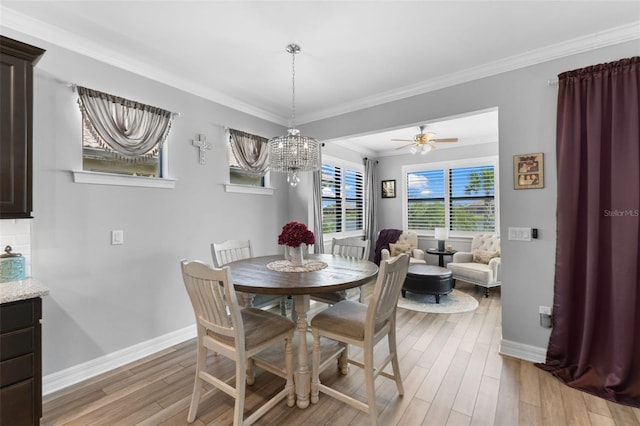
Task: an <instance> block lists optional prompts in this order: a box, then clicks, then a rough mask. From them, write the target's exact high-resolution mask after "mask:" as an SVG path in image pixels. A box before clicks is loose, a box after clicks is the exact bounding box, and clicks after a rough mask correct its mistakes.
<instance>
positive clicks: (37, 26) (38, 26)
mask: <svg viewBox="0 0 640 426" xmlns="http://www.w3.org/2000/svg"><path fill="white" fill-rule="evenodd" d="M0 16H2V20H1V21H0V25H1V26H2V27H3V28H10V29H12V30H14V31H17V32H20V33H23V34H26V35H29V36H32V37H35V38H39V39H42V40H46V41H47V42H49V43H52V44H55V45H57V46H60V47H62V48H65V49H68V50H71V51H73V52H76V53H79V54H81V55H83V56H87V57H89V58H92V59H95V60H97V61H100V62H104V63H107V64H109V65H112V66H114V67H117V68H120V69H123V70H126V71H129V72H132V73H134V74H138V75H142V76H144V77H146V78H149V79H151V80H155V81H157V82H159V83H163V84H166V85H168V86H171V87H175V88H177V89H180V90H183V91H185V92H188V93H191V94H193V95H196V96H199V97H201V98H204V99H208V100H210V101H213V102H215V103H218V104H220V105H224V106H226V107H229V108H232V109H235V110H237V111H240V112H244V113H246V114H249V115H252V116H254V117H257V118H261V119H264V120H267V121H270V122H273V123H276V124H280V125H283V126H287V125H288V119H287V117H283V116H280V115H277V114H273V113H271V112H269V111H265V110H263V109H260V108H256V107H255V106H253V105H249V104H247V103H244V102H240V101H238V100H237V99H233V98H231V97H229V96H227V95H224V94H222V93H220V92H217V91H215V90H212V89H211V88H209V87H205V86H201V85H199V84H195V83H193V82H192V81H189V80H186V79H184V78H181V77H179V76H176V75H175V74H172V73H168V72H164V71H162V70H161V69H159V68H158V67H151V66H149V65H147V64H145V63H144V62H141V61H138V60H136V59H135V58H132V57H129V56H126V55H123V54H121V53H119V52H117V51H114V50H112V49H105V47H104V46H102V45H100V44H97V43H93V42H91V41H89V40H87V39H84V38H82V37H77V36H76V35H74V34H73V33H71V32H69V31H67V30H65V29H62V28H59V27H56V26H54V25H51V24H48V23H46V22H43V21H39V20H37V19H33V18H31V17H29V16H27V15H25V14H22V13H19V12H16V11H15V10H12V9H10V8H7V7H6V6H3V5H0ZM73 83H79V82H73Z"/></svg>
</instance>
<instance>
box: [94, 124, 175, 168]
mask: <svg viewBox="0 0 640 426" xmlns="http://www.w3.org/2000/svg"><path fill="white" fill-rule="evenodd" d="M162 151H163V150H162V149H160V151H159V152H158V153H156V154H154V155H152V156H150V157H146V158H144V159H142V160H138V161H127V160H123V159H122V158H120V157H119V156H117V155H116V154H115V153H114V152H113V151H111V150H108V149H106V148H103V147H102V146H100V144H99V143H98V142H97V141H96V139H95V138H94V137H93V135H92V134H91V132H90V131H89V129H87V126H86V123H85V122H84V120H83V122H82V170H84V171H87V172H103V173H115V174H122V175H129V176H145V177H152V178H162V177H163V176H162V161H163V153H162Z"/></svg>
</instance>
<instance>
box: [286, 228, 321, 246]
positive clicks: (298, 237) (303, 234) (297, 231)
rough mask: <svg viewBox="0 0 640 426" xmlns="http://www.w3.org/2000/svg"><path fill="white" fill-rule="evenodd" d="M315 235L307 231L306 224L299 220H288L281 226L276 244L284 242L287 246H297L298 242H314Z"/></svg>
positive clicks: (307, 243) (308, 243)
mask: <svg viewBox="0 0 640 426" xmlns="http://www.w3.org/2000/svg"><path fill="white" fill-rule="evenodd" d="M315 242H316V237H315V236H314V235H313V232H311V231H309V229H308V228H307V225H305V224H304V223H300V222H289V223H287V224H286V225H285V226H283V227H282V233H281V234H280V235H278V244H280V245H282V244H286V245H288V246H289V247H298V246H299V245H300V244H303V243H304V244H306V245H311V244H315Z"/></svg>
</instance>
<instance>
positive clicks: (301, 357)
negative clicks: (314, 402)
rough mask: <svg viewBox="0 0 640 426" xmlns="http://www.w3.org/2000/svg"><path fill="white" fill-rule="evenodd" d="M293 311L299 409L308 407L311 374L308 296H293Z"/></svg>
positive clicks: (295, 373)
mask: <svg viewBox="0 0 640 426" xmlns="http://www.w3.org/2000/svg"><path fill="white" fill-rule="evenodd" d="M293 301H294V309H295V311H296V313H297V314H298V322H297V328H298V367H297V369H296V371H295V372H294V375H295V386H296V403H297V405H298V407H299V408H307V407H308V406H309V393H310V391H311V389H310V387H311V372H310V371H309V353H308V352H307V311H308V310H309V296H308V295H299V296H298V295H296V296H293Z"/></svg>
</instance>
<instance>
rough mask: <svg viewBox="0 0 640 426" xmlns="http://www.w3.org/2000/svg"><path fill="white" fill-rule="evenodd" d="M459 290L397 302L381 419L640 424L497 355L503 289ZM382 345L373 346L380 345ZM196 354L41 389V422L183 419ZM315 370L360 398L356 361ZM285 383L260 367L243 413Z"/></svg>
mask: <svg viewBox="0 0 640 426" xmlns="http://www.w3.org/2000/svg"><path fill="white" fill-rule="evenodd" d="M458 289H461V290H463V291H465V292H467V293H469V294H472V295H473V296H474V297H475V298H476V299H477V300H478V301H479V302H480V304H479V307H478V309H477V310H476V311H474V312H467V313H459V314H450V315H443V314H427V313H420V312H414V311H407V310H403V309H399V310H398V336H397V337H398V351H399V356H400V368H401V371H402V377H403V382H404V389H405V394H404V396H403V397H399V396H398V395H397V391H396V388H395V385H394V383H393V382H392V381H390V380H387V379H384V378H382V377H379V378H378V379H377V381H376V384H377V390H376V392H377V393H376V398H377V401H376V402H377V405H378V410H379V412H380V423H381V424H382V425H442V426H445V425H447V426H448V425H482V426H484V425H503V426H516V425H550V426H556V425H557V426H562V425H592V426H600V425H618V426H640V409H637V408H631V407H628V406H624V405H619V404H615V403H611V402H608V401H605V400H602V399H600V398H597V397H595V396H592V395H589V394H586V393H583V392H580V391H577V390H575V389H572V388H570V387H568V386H565V385H564V384H562V383H561V382H560V381H558V380H557V379H555V378H554V377H553V376H552V375H550V374H549V373H546V372H543V371H542V370H540V369H538V368H536V367H535V366H534V365H533V364H532V363H530V362H526V361H521V360H518V359H513V358H509V357H505V356H501V355H499V354H498V345H499V343H500V338H501V326H500V319H501V304H500V290H499V289H498V290H497V291H496V290H493V291H492V292H491V295H490V296H489V298H484V297H482V292H481V291H475V289H474V288H473V287H472V286H467V285H465V284H464V283H460V285H458ZM318 307H320V305H318ZM379 346H380V348H379V349H378V351H379V352H384V351H385V350H386V346H385V345H384V344H380V345H379ZM352 354H353V352H352ZM356 355H357V354H356ZM378 359H381V358H378ZM195 361H196V355H195V341H194V340H191V341H188V342H184V343H182V344H179V345H176V346H174V347H172V348H169V349H166V350H164V351H162V352H160V353H157V354H154V355H153V356H150V357H147V358H145V359H142V360H139V361H137V362H135V363H132V364H130V365H127V366H124V367H121V368H118V369H116V370H114V371H111V372H109V373H106V374H103V375H101V376H99V377H96V378H93V379H91V380H88V381H86V382H84V383H80V384H77V385H74V386H72V387H70V388H67V389H64V390H61V391H59V392H56V393H54V394H51V395H47V396H46V397H45V398H44V407H43V408H44V416H43V418H42V424H44V425H137V424H141V425H184V424H186V418H187V411H188V407H189V400H190V396H191V391H192V387H193V379H194V374H195ZM208 362H209V366H210V368H211V369H212V370H213V371H215V372H216V374H221V375H223V376H224V377H232V376H233V374H234V366H233V363H231V362H230V361H228V360H227V359H225V358H224V357H223V356H218V357H216V356H213V355H212V356H210V358H209V360H208ZM321 379H322V381H323V383H326V384H330V385H331V386H335V387H337V388H339V389H341V390H342V391H346V392H350V393H352V394H353V395H356V397H357V398H360V399H361V400H363V401H364V400H365V389H364V379H363V377H362V372H361V371H360V369H358V368H356V367H353V366H352V367H351V368H350V372H349V374H348V375H347V376H341V375H339V374H338V372H337V369H332V368H329V369H328V370H327V371H325V372H324V373H323V374H322V376H321ZM282 385H283V381H282V380H281V379H279V378H276V377H275V376H272V375H271V374H269V373H266V372H258V376H257V378H256V382H255V384H254V385H253V386H248V387H247V389H248V390H247V398H246V404H245V416H246V415H248V413H250V412H252V411H254V410H255V409H256V406H257V405H259V404H261V402H262V401H263V400H264V399H265V398H267V397H268V396H269V395H272V394H274V393H275V392H277V391H278V389H280V387H281V386H282ZM232 416H233V400H232V399H231V398H230V397H228V396H227V395H226V394H224V393H222V392H219V391H215V392H211V393H210V396H209V397H208V399H206V400H204V399H203V400H202V402H201V403H200V407H199V410H198V416H197V418H196V421H195V423H193V424H194V425H205V424H213V425H228V424H231V421H232ZM257 424H259V425H367V424H368V418H367V415H366V414H365V413H362V412H360V411H358V410H356V409H354V408H351V407H349V406H346V405H345V404H342V403H340V402H338V401H336V400H334V399H332V398H329V397H327V396H326V395H322V394H321V395H320V401H319V402H318V404H313V405H311V406H310V407H309V408H307V409H305V410H301V409H299V408H297V407H293V408H289V407H287V405H286V403H285V402H284V401H283V402H281V403H280V404H279V405H278V406H276V407H275V408H274V409H273V410H271V411H270V412H269V413H267V414H266V415H265V416H264V417H262V418H261V419H260V420H259V421H258V423H257Z"/></svg>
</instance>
